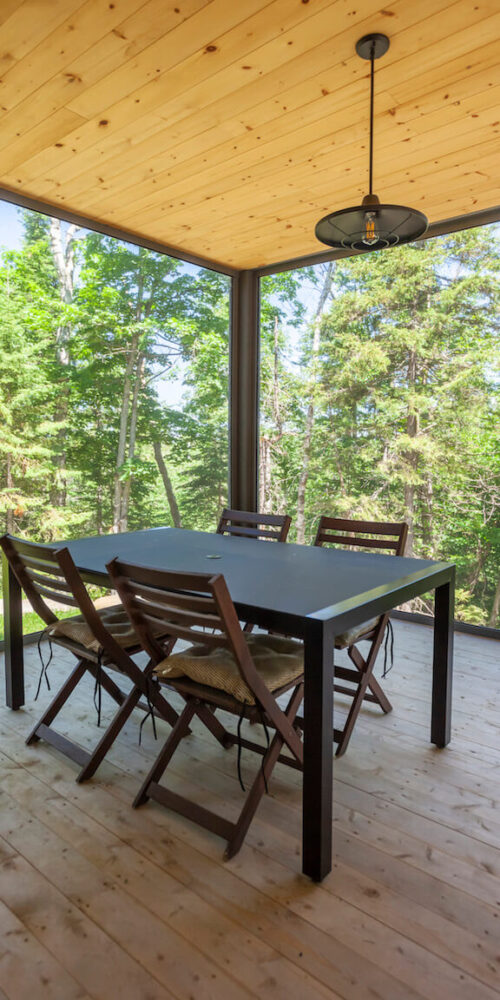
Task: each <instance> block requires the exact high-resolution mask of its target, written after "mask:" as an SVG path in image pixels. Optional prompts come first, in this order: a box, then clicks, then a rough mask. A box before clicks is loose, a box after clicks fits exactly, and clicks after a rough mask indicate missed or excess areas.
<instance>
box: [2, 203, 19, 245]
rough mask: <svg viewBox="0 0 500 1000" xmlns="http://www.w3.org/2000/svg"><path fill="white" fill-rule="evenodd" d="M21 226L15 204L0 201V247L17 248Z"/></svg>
mask: <svg viewBox="0 0 500 1000" xmlns="http://www.w3.org/2000/svg"><path fill="white" fill-rule="evenodd" d="M21 237H22V226H21V223H20V220H19V209H18V207H17V205H10V204H9V203H8V202H7V201H0V249H2V250H4V249H6V250H17V249H18V248H19V247H20V245H21Z"/></svg>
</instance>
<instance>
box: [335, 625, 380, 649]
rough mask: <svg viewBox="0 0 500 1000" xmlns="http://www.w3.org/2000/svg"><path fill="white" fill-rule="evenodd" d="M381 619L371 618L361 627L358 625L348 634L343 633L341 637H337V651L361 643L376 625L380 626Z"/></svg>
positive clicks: (349, 630) (348, 631)
mask: <svg viewBox="0 0 500 1000" xmlns="http://www.w3.org/2000/svg"><path fill="white" fill-rule="evenodd" d="M379 621H380V618H370V619H369V620H368V621H367V622H361V625H356V626H355V627H354V628H350V629H348V630H347V632H342V633H341V635H336V636H335V648H336V649H346V648H348V647H349V646H353V645H354V643H355V642H361V640H362V638H363V636H364V634H365V632H366V633H367V634H368V633H370V632H371V631H372V630H373V629H374V628H375V626H376V625H378V623H379Z"/></svg>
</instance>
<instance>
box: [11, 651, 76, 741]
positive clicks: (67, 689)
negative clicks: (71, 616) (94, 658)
mask: <svg viewBox="0 0 500 1000" xmlns="http://www.w3.org/2000/svg"><path fill="white" fill-rule="evenodd" d="M86 671H87V663H86V661H85V660H79V661H78V663H77V665H76V667H75V668H74V670H73V671H72V673H71V674H70V675H69V677H68V679H67V680H66V681H65V682H64V684H63V686H62V688H60V690H59V691H58V692H57V694H56V696H55V697H54V698H53V699H52V701H51V703H50V705H49V706H48V708H46V709H45V712H44V713H43V715H42V717H41V718H40V719H39V720H38V722H37V724H36V726H35V728H34V729H32V731H31V733H30V734H29V736H28V738H27V740H26V743H27V745H28V746H29V745H30V743H35V742H36V741H37V740H39V739H40V737H39V736H37V730H38V729H39V728H40V726H50V724H51V723H52V722H53V721H54V719H55V717H56V715H58V713H59V712H60V711H61V708H62V707H63V705H64V704H65V703H66V702H67V700H68V698H69V696H70V695H71V694H72V692H73V691H74V690H75V688H76V686H77V684H79V682H80V681H81V679H82V677H83V675H84V674H85V673H86Z"/></svg>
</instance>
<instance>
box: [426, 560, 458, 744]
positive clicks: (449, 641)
mask: <svg viewBox="0 0 500 1000" xmlns="http://www.w3.org/2000/svg"><path fill="white" fill-rule="evenodd" d="M454 612H455V575H454V573H453V575H452V576H451V578H450V581H449V583H443V584H442V585H441V586H440V587H436V597H435V609H434V657H433V665H432V715H431V743H435V744H436V746H438V747H445V746H446V744H447V743H449V742H450V737H451V687H452V676H453V622H454Z"/></svg>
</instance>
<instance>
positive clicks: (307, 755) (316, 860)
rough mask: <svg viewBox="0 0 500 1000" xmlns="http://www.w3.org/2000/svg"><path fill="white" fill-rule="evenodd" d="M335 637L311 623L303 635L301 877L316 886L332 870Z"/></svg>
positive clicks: (322, 626) (322, 624)
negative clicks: (312, 881) (311, 881)
mask: <svg viewBox="0 0 500 1000" xmlns="http://www.w3.org/2000/svg"><path fill="white" fill-rule="evenodd" d="M332 730H333V635H332V630H331V627H330V626H329V625H328V624H326V623H325V622H322V621H317V620H314V621H313V620H311V621H310V623H308V628H307V632H306V633H305V635H304V777H303V788H302V871H303V872H304V875H309V878H312V879H313V880H314V881H315V882H321V879H323V878H325V876H326V875H328V873H329V872H330V871H331V868H332V799H333V789H332V781H333V745H332Z"/></svg>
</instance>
